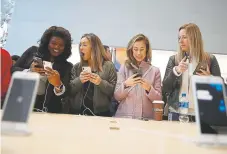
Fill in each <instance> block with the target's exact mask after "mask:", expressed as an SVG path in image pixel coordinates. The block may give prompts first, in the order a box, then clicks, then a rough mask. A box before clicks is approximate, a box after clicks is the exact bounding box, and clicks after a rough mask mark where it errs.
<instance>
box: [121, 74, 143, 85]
mask: <svg viewBox="0 0 227 154" xmlns="http://www.w3.org/2000/svg"><path fill="white" fill-rule="evenodd" d="M137 75H138V74H133V75H132V76H130V77H129V78H128V79H127V80H126V81H125V82H124V85H125V86H126V87H131V86H134V85H136V84H138V83H141V77H136V76H137Z"/></svg>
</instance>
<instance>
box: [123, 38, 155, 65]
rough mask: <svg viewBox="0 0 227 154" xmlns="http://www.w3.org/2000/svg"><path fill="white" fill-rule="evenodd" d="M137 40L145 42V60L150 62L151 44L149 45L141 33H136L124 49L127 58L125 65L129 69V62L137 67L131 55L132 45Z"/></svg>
mask: <svg viewBox="0 0 227 154" xmlns="http://www.w3.org/2000/svg"><path fill="white" fill-rule="evenodd" d="M137 41H144V43H145V44H146V57H145V61H146V62H148V63H151V52H152V50H151V45H150V42H149V39H148V38H147V37H146V36H145V35H143V34H138V35H136V36H134V37H133V38H132V39H131V40H130V41H129V43H128V46H127V50H126V53H127V60H126V61H125V65H126V67H127V68H129V69H130V68H132V67H131V63H132V64H133V65H135V66H137V67H138V64H137V62H136V59H135V58H134V57H133V51H132V50H133V45H134V43H135V42H137Z"/></svg>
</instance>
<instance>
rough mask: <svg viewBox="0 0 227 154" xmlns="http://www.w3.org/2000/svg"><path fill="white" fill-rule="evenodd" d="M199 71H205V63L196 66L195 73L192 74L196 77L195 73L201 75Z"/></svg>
mask: <svg viewBox="0 0 227 154" xmlns="http://www.w3.org/2000/svg"><path fill="white" fill-rule="evenodd" d="M200 69H202V70H204V71H206V70H207V62H200V63H199V64H198V65H197V66H196V69H195V71H194V72H193V74H194V75H196V72H198V73H201V71H200Z"/></svg>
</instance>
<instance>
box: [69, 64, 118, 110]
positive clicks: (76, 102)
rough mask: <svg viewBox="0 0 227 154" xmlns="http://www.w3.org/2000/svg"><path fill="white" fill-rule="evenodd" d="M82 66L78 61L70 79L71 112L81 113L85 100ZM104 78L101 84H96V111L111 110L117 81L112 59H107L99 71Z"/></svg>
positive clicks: (94, 97)
mask: <svg viewBox="0 0 227 154" xmlns="http://www.w3.org/2000/svg"><path fill="white" fill-rule="evenodd" d="M81 71H82V67H81V64H80V63H77V64H76V65H75V66H74V67H73V69H72V76H71V81H70V111H69V112H70V113H74V114H77V113H79V111H80V109H81V106H82V101H83V93H84V90H83V83H82V82H81V81H80V78H79V76H80V73H81ZM97 74H98V75H99V76H100V78H101V79H102V81H101V83H100V84H99V85H94V96H93V103H94V112H95V114H96V113H99V112H106V111H109V108H110V104H111V98H112V97H113V93H114V89H115V85H116V82H117V72H116V70H115V67H114V64H113V63H112V62H110V61H105V62H104V64H103V71H102V72H98V73H97Z"/></svg>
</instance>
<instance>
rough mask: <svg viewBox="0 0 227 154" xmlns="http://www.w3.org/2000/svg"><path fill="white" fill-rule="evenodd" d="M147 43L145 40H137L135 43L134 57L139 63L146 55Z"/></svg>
mask: <svg viewBox="0 0 227 154" xmlns="http://www.w3.org/2000/svg"><path fill="white" fill-rule="evenodd" d="M146 51H147V49H146V44H145V42H144V41H143V40H141V41H136V42H135V43H134V45H133V48H132V52H133V57H134V58H135V59H136V61H137V63H140V62H142V61H143V60H144V59H145V57H146Z"/></svg>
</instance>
